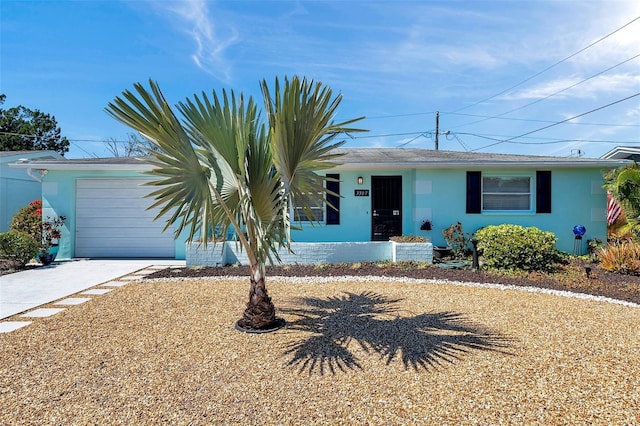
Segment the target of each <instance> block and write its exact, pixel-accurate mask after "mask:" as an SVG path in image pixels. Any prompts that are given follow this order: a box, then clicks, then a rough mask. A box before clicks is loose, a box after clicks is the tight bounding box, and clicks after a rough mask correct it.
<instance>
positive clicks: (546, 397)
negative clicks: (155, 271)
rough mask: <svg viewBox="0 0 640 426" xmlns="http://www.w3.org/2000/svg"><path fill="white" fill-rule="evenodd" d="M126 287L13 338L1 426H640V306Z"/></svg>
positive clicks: (219, 282) (389, 293) (276, 281)
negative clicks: (271, 306)
mask: <svg viewBox="0 0 640 426" xmlns="http://www.w3.org/2000/svg"><path fill="white" fill-rule="evenodd" d="M267 283H268V288H269V291H270V294H271V296H272V298H273V300H274V303H275V304H276V307H277V308H278V309H279V312H278V314H279V316H281V317H283V318H285V319H286V320H287V323H288V324H287V326H286V327H285V328H284V329H282V330H280V331H278V332H275V333H270V334H262V335H256V334H245V333H241V332H238V331H236V330H235V329H234V327H233V324H234V321H235V320H236V319H237V318H239V316H240V314H241V312H242V309H243V307H244V303H245V301H246V297H247V293H248V279H247V278H245V277H241V278H229V277H226V278H225V277H220V278H207V279H205V278H193V279H185V278H173V279H159V280H145V281H138V282H133V283H131V284H128V285H126V286H124V287H120V288H116V289H115V290H114V291H112V292H110V293H108V294H105V295H102V296H96V297H94V300H91V301H90V302H87V303H85V304H83V305H78V306H73V307H69V308H68V309H67V310H66V311H65V312H62V313H59V314H57V315H55V316H53V317H49V318H39V319H37V320H36V321H34V323H33V324H31V325H29V326H28V327H25V328H23V329H20V330H17V331H14V332H11V333H7V334H0V359H2V363H1V364H0V406H2V410H0V423H1V424H65V425H66V424H123V425H131V424H299V425H313V424H429V423H431V424H442V425H444V424H452V425H453V424H639V423H640V408H639V407H640V363H638V356H639V355H638V354H639V353H640V308H638V307H636V306H631V305H621V304H615V303H610V302H603V301H598V300H590V299H580V298H570V297H564V296H558V295H551V294H544V293H533V292H526V291H522V290H512V289H496V288H480V287H471V286H463V285H454V284H451V283H441V284H435V283H427V282H425V281H414V280H407V279H401V278H391V277H388V278H377V279H373V278H362V277H360V278H344V277H343V278H340V277H328V278H275V277H268V281H267Z"/></svg>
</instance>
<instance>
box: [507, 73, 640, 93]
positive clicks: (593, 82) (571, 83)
mask: <svg viewBox="0 0 640 426" xmlns="http://www.w3.org/2000/svg"><path fill="white" fill-rule="evenodd" d="M583 80H585V78H581V77H577V76H572V77H569V78H561V79H557V80H551V81H548V82H545V83H542V84H539V85H537V86H533V87H531V88H528V89H525V90H520V91H516V92H511V93H508V94H506V95H504V96H502V97H501V99H505V100H520V99H543V98H547V97H551V96H553V97H554V98H555V99H561V98H572V99H587V98H595V97H597V96H598V95H600V94H606V93H627V94H631V93H632V92H636V91H638V90H639V89H640V74H637V75H633V74H629V73H624V74H613V75H600V76H598V77H595V78H592V79H590V80H587V81H584V82H583V83H581V81H583Z"/></svg>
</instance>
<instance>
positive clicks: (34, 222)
mask: <svg viewBox="0 0 640 426" xmlns="http://www.w3.org/2000/svg"><path fill="white" fill-rule="evenodd" d="M66 219H67V218H66V217H65V216H59V217H56V218H51V217H49V216H47V217H46V218H45V219H44V220H42V201H41V200H35V201H32V202H30V203H29V204H28V205H26V206H25V207H23V208H22V209H20V210H19V211H18V213H16V214H15V216H13V221H12V223H11V226H10V229H11V230H12V231H17V232H23V233H25V234H28V235H31V236H32V237H33V238H34V239H35V240H36V241H38V242H39V243H40V252H41V253H48V252H49V249H50V248H51V246H52V245H54V244H55V243H57V241H58V239H59V238H60V237H61V236H62V234H61V232H60V230H61V228H62V226H63V225H64V221H65V220H66Z"/></svg>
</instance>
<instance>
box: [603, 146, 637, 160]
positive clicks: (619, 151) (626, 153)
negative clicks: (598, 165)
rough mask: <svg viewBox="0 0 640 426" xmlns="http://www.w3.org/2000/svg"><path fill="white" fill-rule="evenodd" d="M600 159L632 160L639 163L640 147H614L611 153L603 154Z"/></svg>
mask: <svg viewBox="0 0 640 426" xmlns="http://www.w3.org/2000/svg"><path fill="white" fill-rule="evenodd" d="M600 158H606V159H613V160H633V161H636V162H637V161H640V147H637V146H616V147H615V148H613V149H612V150H611V151H609V152H607V153H606V154H603V155H602V157H600Z"/></svg>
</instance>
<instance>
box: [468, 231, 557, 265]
mask: <svg viewBox="0 0 640 426" xmlns="http://www.w3.org/2000/svg"><path fill="white" fill-rule="evenodd" d="M475 237H476V239H477V240H478V250H480V251H481V252H482V254H483V257H484V261H485V264H486V265H487V266H489V267H492V268H498V269H512V270H513V269H521V270H525V271H544V270H549V269H551V267H552V265H553V264H554V263H555V262H556V261H557V260H558V259H559V253H558V250H557V249H556V240H557V239H556V236H555V235H554V234H553V233H552V232H545V231H541V230H540V229H538V228H536V227H529V228H525V227H523V226H519V225H498V226H487V227H485V228H482V229H479V230H478V231H477V232H476V234H475Z"/></svg>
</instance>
